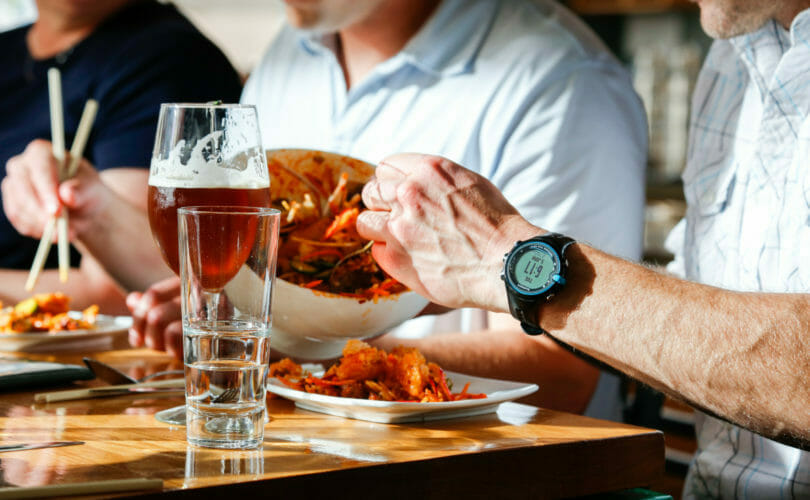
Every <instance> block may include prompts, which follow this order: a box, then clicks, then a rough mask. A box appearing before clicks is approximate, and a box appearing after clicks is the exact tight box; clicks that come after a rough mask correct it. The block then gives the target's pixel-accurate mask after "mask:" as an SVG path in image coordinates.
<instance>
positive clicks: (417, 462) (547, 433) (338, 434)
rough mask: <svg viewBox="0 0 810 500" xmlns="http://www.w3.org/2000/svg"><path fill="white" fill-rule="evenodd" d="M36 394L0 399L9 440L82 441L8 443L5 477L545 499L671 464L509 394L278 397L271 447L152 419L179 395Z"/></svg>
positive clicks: (142, 358)
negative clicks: (343, 401) (454, 408)
mask: <svg viewBox="0 0 810 500" xmlns="http://www.w3.org/2000/svg"><path fill="white" fill-rule="evenodd" d="M93 356H94V357H96V358H98V359H101V360H103V361H107V362H109V363H110V364H113V365H115V366H118V367H120V368H124V369H126V370H129V371H130V372H132V373H135V374H137V372H140V371H145V372H151V371H156V370H158V369H165V368H167V367H177V365H176V362H173V361H171V360H170V359H169V358H168V357H167V356H165V355H164V354H162V353H157V352H155V351H150V350H146V349H139V350H121V351H110V352H106V353H94V354H93ZM28 357H33V356H28ZM39 358H44V359H49V360H57V361H63V362H64V361H71V362H78V361H79V359H80V356H72V357H71V356H68V357H65V356H61V357H48V356H39ZM90 384H91V385H92V384H96V382H95V381H93V382H91V383H90ZM49 390H50V389H49ZM34 392H42V391H41V390H38V391H26V392H18V393H5V394H3V395H2V396H0V444H13V443H20V442H32V441H52V440H69V441H74V440H78V441H84V442H85V444H84V445H79V446H69V447H62V448H49V449H39V450H27V451H14V452H6V453H0V480H2V483H4V484H3V485H4V486H9V485H15V486H34V485H45V484H55V483H68V482H79V481H94V480H100V479H117V478H132V477H147V478H161V479H163V480H164V490H163V494H162V495H161V497H162V498H175V497H187V496H194V497H198V496H199V495H201V494H202V495H205V496H208V495H216V496H221V495H226V494H227V495H231V498H234V499H235V498H237V497H236V495H244V494H251V495H256V494H260V495H262V496H269V495H273V496H274V497H277V498H293V497H290V496H289V495H292V494H296V495H305V496H304V497H302V498H309V497H310V496H314V495H327V494H328V495H330V496H334V495H336V496H338V497H350V496H351V497H360V498H369V497H372V498H376V497H383V496H385V497H392V498H406V497H407V498H409V499H421V498H456V497H460V496H463V497H465V498H498V497H502V498H546V497H566V496H579V495H586V494H593V493H598V492H604V491H612V490H621V489H626V488H631V487H639V486H645V485H649V484H651V483H652V482H654V481H655V480H656V479H657V478H658V477H659V476H660V474H661V473H662V471H663V465H664V440H663V436H662V434H661V433H660V432H658V431H653V430H649V429H644V428H639V427H633V426H628V425H622V424H616V423H612V422H607V421H601V420H594V419H589V418H585V417H581V416H576V415H571V414H567V413H560V412H554V411H549V410H544V409H539V408H536V407H532V406H527V405H522V404H517V403H504V404H502V405H501V406H500V408H499V410H498V412H497V414H495V413H493V414H490V415H482V416H477V417H469V418H461V419H455V420H444V421H433V422H428V423H419V424H400V425H386V424H377V423H371V422H364V421H358V420H350V419H343V418H339V417H332V416H328V415H322V414H318V413H312V412H308V411H304V410H300V409H297V408H296V407H295V406H294V405H293V404H292V403H291V402H289V401H286V400H283V399H278V398H271V399H269V400H268V408H269V412H270V415H271V421H270V422H269V423H268V424H267V426H266V428H265V440H264V446H263V447H262V448H261V449H258V450H253V451H224V450H211V449H203V448H195V447H192V446H189V445H187V444H186V437H185V428H183V427H175V426H170V425H166V424H162V423H160V422H158V421H156V420H155V418H154V416H153V415H154V413H155V412H156V411H159V410H161V409H164V408H169V407H171V406H175V405H178V404H181V403H182V402H183V399H182V397H177V396H172V397H155V396H142V395H137V396H125V397H114V398H105V399H88V400H82V401H71V402H64V403H50V404H35V403H34V400H33V395H34ZM153 493H154V492H153Z"/></svg>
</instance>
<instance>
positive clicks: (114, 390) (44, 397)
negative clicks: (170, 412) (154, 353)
mask: <svg viewBox="0 0 810 500" xmlns="http://www.w3.org/2000/svg"><path fill="white" fill-rule="evenodd" d="M162 387H177V388H178V390H177V391H173V392H177V393H178V394H179V393H181V392H182V391H181V390H180V389H179V388H181V387H182V388H184V387H185V380H184V379H182V378H173V379H168V380H155V381H151V382H140V383H137V384H122V385H106V386H103V387H90V388H87V389H71V390H67V391H55V392H41V393H39V394H35V395H34V401H35V402H37V403H55V402H57V401H74V400H76V399H89V398H100V397H106V396H122V395H126V394H145V395H149V394H151V393H149V392H142V393H138V392H127V390H128V389H141V388H162ZM119 391H121V392H119ZM154 394H163V395H166V394H169V392H155V393H154Z"/></svg>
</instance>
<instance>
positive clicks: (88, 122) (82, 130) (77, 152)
mask: <svg viewBox="0 0 810 500" xmlns="http://www.w3.org/2000/svg"><path fill="white" fill-rule="evenodd" d="M48 93H49V98H50V110H51V111H50V112H51V140H52V144H53V155H54V157H55V158H56V160H57V161H58V162H59V182H62V181H65V180H67V179H70V178H71V177H73V176H74V175H75V174H76V170H77V168H78V166H79V161H80V160H81V158H82V155H83V154H84V147H85V146H86V145H87V138H88V136H89V135H90V129H91V128H92V126H93V121H94V120H95V117H96V111H98V103H97V102H96V101H95V100H93V99H88V101H87V102H86V103H85V105H84V110H83V111H82V117H81V119H80V120H79V126H78V129H77V130H76V136H75V137H74V138H73V145H72V146H71V148H70V165H69V166H67V167H65V130H64V120H63V116H62V84H61V76H60V73H59V70H58V69H57V68H51V69H49V70H48ZM55 229H56V231H57V245H58V251H59V254H58V255H59V280H60V281H61V282H62V283H64V282H66V281H67V279H68V270H69V269H70V242H69V240H68V214H67V210H62V212H61V213H60V215H59V217H58V218H56V217H51V219H50V220H49V221H48V223H47V224H46V225H45V229H44V230H43V231H42V238H41V239H40V240H39V246H38V247H37V252H36V255H35V256H34V263H33V264H32V265H31V272H30V273H29V274H28V280H27V281H26V282H25V290H26V291H29V292H30V291H31V290H33V289H34V286H35V285H36V283H37V280H38V279H39V274H40V273H41V272H42V267H43V266H44V265H45V259H47V258H48V252H49V251H50V249H51V244H52V241H53V232H54V230H55Z"/></svg>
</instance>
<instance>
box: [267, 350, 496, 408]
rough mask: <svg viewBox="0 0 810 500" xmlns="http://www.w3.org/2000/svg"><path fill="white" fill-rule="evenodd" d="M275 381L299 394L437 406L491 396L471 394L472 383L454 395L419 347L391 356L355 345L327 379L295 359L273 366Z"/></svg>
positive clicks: (442, 376)
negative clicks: (304, 368) (470, 386)
mask: <svg viewBox="0 0 810 500" xmlns="http://www.w3.org/2000/svg"><path fill="white" fill-rule="evenodd" d="M270 376H272V377H276V378H277V379H279V380H280V381H281V382H283V383H284V384H285V385H287V386H289V387H291V388H293V389H297V390H299V391H306V392H310V393H315V394H325V395H327V396H342V397H347V398H359V399H374V400H382V401H410V402H423V403H435V402H447V401H459V400H462V399H480V398H484V397H486V395H485V394H470V393H468V392H467V391H468V389H469V385H470V384H469V383H467V384H466V385H465V386H464V388H463V389H462V390H461V391H460V392H452V390H451V389H452V382H451V381H450V380H448V379H447V377H446V376H445V374H444V371H443V370H442V369H441V368H440V367H439V365H437V364H436V363H429V362H427V361H426V360H425V357H424V356H423V355H422V353H420V352H419V350H418V349H416V348H413V347H403V346H400V347H397V348H395V349H394V350H393V351H391V352H390V353H387V352H385V351H383V350H381V349H377V348H375V347H371V346H370V345H368V344H366V343H365V342H362V341H360V340H350V341H349V342H348V343H347V344H346V347H345V348H344V349H343V356H342V357H341V358H340V360H339V361H338V362H337V363H336V364H334V365H332V366H331V367H330V368H329V369H328V370H326V373H325V374H324V375H323V376H322V377H316V376H314V375H312V374H311V373H309V372H306V371H304V370H303V368H302V367H301V365H299V364H297V363H295V362H294V361H292V360H291V359H289V358H284V359H282V360H281V361H278V362H276V363H272V364H271V365H270Z"/></svg>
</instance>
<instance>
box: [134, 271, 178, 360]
mask: <svg viewBox="0 0 810 500" xmlns="http://www.w3.org/2000/svg"><path fill="white" fill-rule="evenodd" d="M127 307H129V310H130V311H131V312H132V328H130V329H129V343H130V344H131V345H132V346H133V347H142V346H143V345H144V344H145V345H146V346H147V347H149V348H152V349H156V350H159V351H160V350H165V351H167V352H168V353H169V354H171V355H172V356H174V357H175V358H177V359H180V358H181V357H182V355H183V323H182V321H181V316H180V278H178V277H176V276H173V277H171V278H168V279H165V280H163V281H159V282H157V283H155V284H154V285H152V286H151V287H149V289H148V290H146V291H145V292H143V293H141V292H132V293H130V294H129V295H128V296H127Z"/></svg>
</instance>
